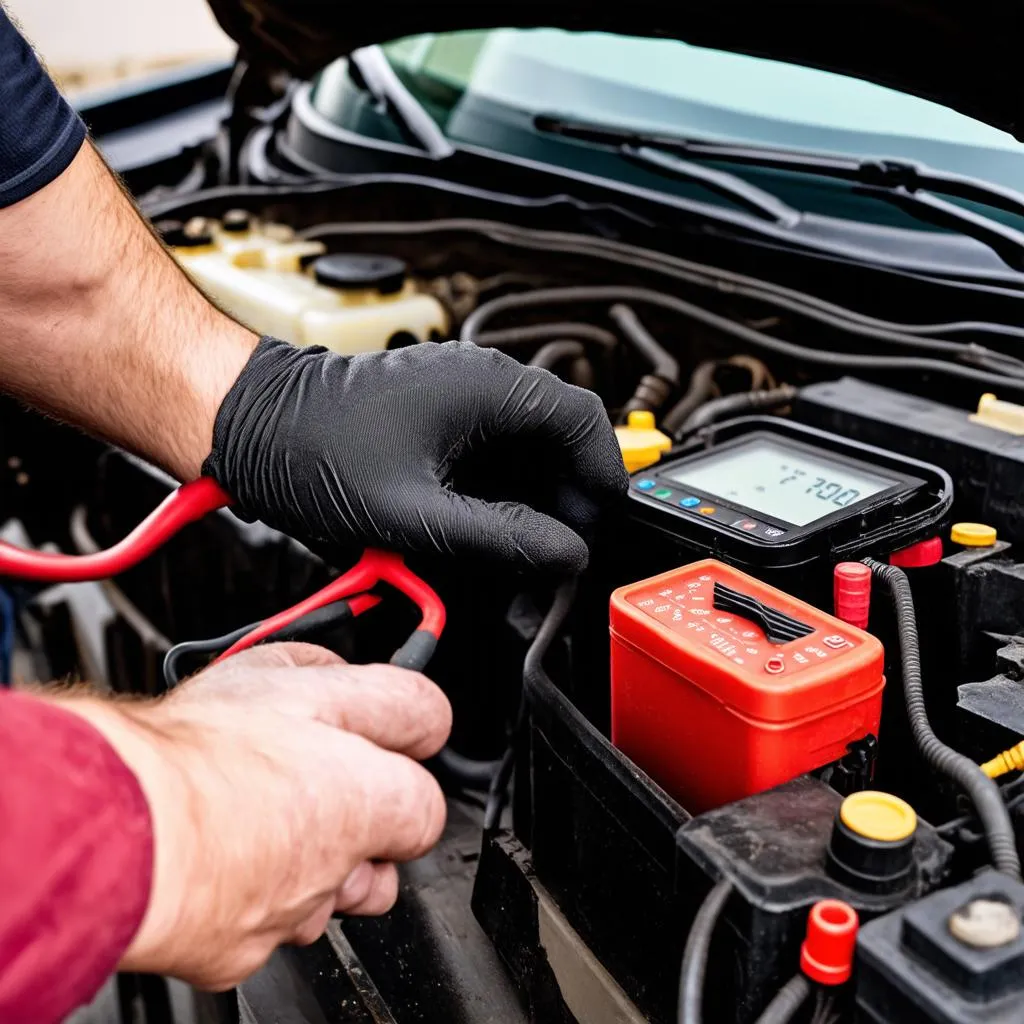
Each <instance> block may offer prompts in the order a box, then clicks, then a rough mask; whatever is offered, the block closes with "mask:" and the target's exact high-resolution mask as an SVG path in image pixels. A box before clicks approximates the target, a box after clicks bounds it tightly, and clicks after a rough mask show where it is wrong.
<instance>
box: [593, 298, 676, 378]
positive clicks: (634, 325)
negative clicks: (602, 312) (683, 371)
mask: <svg viewBox="0 0 1024 1024" xmlns="http://www.w3.org/2000/svg"><path fill="white" fill-rule="evenodd" d="M608 315H609V316H610V317H611V318H612V320H613V321H614V323H615V326H616V327H618V329H619V330H620V331H622V333H623V335H625V337H626V340H627V341H628V342H629V343H630V344H631V345H632V346H633V348H635V349H636V350H637V352H639V353H640V354H641V355H642V356H643V357H644V358H645V359H646V360H647V361H648V362H649V363H650V364H651V368H652V370H653V371H654V373H655V375H656V376H658V377H661V378H662V379H663V380H666V381H668V383H669V384H671V385H672V386H673V387H674V388H677V387H679V362H678V360H677V359H676V357H675V356H674V355H672V353H671V352H669V351H668V350H667V349H666V348H665V347H664V346H663V345H661V344H660V343H659V342H658V341H657V339H655V337H654V335H653V334H651V332H650V331H649V330H647V328H646V327H644V325H643V324H642V323H641V322H640V318H639V317H638V316H637V315H636V313H635V312H633V310H632V309H630V307H629V306H626V305H624V304H623V303H621V302H619V303H616V304H615V305H614V306H612V308H611V309H610V310H608Z"/></svg>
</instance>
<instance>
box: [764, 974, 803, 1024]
mask: <svg viewBox="0 0 1024 1024" xmlns="http://www.w3.org/2000/svg"><path fill="white" fill-rule="evenodd" d="M810 994H811V983H810V981H809V980H808V979H807V976H806V975H805V974H794V975H793V977H792V978H790V979H789V981H787V982H786V984H785V985H783V986H782V988H780V989H779V991H778V992H776V993H775V998H774V999H773V1000H772V1001H771V1002H770V1003H769V1004H768V1005H767V1006H766V1007H765V1008H764V1012H763V1013H762V1014H761V1016H760V1017H758V1018H757V1020H756V1021H755V1024H789V1022H790V1021H791V1020H792V1019H793V1016H794V1015H795V1014H796V1012H797V1010H799V1009H800V1007H801V1006H803V1005H804V1003H805V1002H806V1001H807V997H808V996H809V995H810Z"/></svg>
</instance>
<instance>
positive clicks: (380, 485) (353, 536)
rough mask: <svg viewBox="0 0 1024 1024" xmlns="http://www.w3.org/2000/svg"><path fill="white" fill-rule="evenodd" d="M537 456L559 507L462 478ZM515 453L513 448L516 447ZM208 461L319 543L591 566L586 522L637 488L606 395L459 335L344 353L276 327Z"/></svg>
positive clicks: (256, 507)
mask: <svg viewBox="0 0 1024 1024" xmlns="http://www.w3.org/2000/svg"><path fill="white" fill-rule="evenodd" d="M510 443H511V444H512V445H513V446H515V447H514V449H513V455H515V454H517V453H520V454H525V453H526V452H527V451H529V452H530V453H531V457H532V459H533V461H532V462H531V463H530V470H531V472H532V473H534V474H535V476H536V477H538V478H539V479H541V480H542V481H544V482H546V483H548V484H550V487H549V490H550V491H551V493H552V499H551V507H550V508H548V509H547V511H548V512H550V513H551V514H550V515H548V514H546V513H545V512H543V511H538V510H535V509H533V508H530V507H529V506H528V505H525V504H520V503H517V502H514V501H499V502H485V501H482V500H480V499H479V498H477V497H470V496H467V495H464V494H460V493H457V492H456V491H455V490H453V489H452V488H451V481H452V474H453V471H454V470H456V469H457V468H458V465H459V463H460V462H461V461H462V460H463V459H464V457H465V456H467V455H470V454H479V452H480V450H482V449H488V448H493V447H495V446H497V445H499V444H504V445H506V446H507V445H509V444H510ZM506 454H507V448H506ZM203 471H204V472H205V473H207V474H208V475H210V476H212V477H213V478H214V479H215V480H216V481H217V482H218V483H219V484H220V485H221V486H222V487H223V488H224V489H225V490H226V491H227V492H228V493H229V494H231V495H232V496H233V497H234V498H235V501H236V508H237V509H238V510H239V511H240V512H241V513H242V514H243V515H248V516H252V517H254V518H259V519H262V520H263V521H264V522H266V523H268V524H269V525H270V526H275V527H277V528H279V529H281V530H283V531H285V532H286V533H289V534H292V535H293V536H295V537H297V538H298V539H299V540H301V541H304V542H305V543H307V544H309V545H310V546H311V547H313V548H314V549H315V550H320V551H323V550H324V549H327V550H331V549H334V550H337V549H339V548H342V547H344V546H346V545H349V544H353V543H355V544H359V545H370V546H373V547H383V548H389V549H397V550H400V551H404V552H436V553H441V554H445V555H451V554H468V555H483V556H485V557H490V558H495V559H502V560H505V561H508V562H511V563H513V564H515V565H518V566H520V567H523V568H527V567H530V568H541V569H547V570H552V571H560V572H579V571H580V570H582V569H583V568H584V567H585V565H586V563H587V547H586V544H585V543H584V541H583V539H582V537H581V536H580V533H581V532H585V531H586V529H587V527H588V526H589V525H591V523H592V522H593V521H594V519H595V518H596V515H597V512H598V510H599V507H600V506H601V505H602V504H604V503H606V502H608V501H609V500H611V499H613V498H615V497H617V496H619V495H620V494H622V493H623V492H624V491H625V488H626V471H625V468H624V467H623V462H622V456H621V454H620V451H619V447H618V443H617V442H616V439H615V434H614V431H613V430H612V426H611V424H610V422H609V420H608V417H607V416H606V414H605V411H604V408H603V406H602V404H601V401H600V399H599V398H598V397H597V396H596V395H595V394H593V393H592V392H589V391H584V390H582V389H581V388H575V387H572V386H570V385H568V384H565V383H563V382H562V381H561V380H559V379H558V378H557V377H555V376H554V375H553V374H551V373H549V372H548V371H546V370H541V369H538V368H536V367H528V366H523V365H522V364H520V363H518V362H516V361H515V360H514V359H511V358H510V357H508V356H506V355H503V354H502V353H500V352H497V351H495V350H493V349H481V348H478V347H477V346H475V345H472V344H468V343H462V342H449V343H447V344H442V345H435V344H425V345H414V346H411V347H409V348H403V349H398V350H396V351H392V352H374V353H367V354H364V355H357V356H339V355H335V354H333V353H330V352H326V351H324V350H323V349H309V348H306V349H301V348H294V347H293V346H291V345H287V344H286V343H284V342H281V341H276V340H274V339H272V338H264V339H262V340H261V341H260V344H259V345H258V347H257V348H256V351H255V352H254V354H253V356H252V357H251V359H250V360H249V362H248V363H247V364H246V366H245V368H244V369H243V370H242V373H241V375H240V376H239V378H238V380H237V381H236V382H235V384H234V385H233V387H232V388H231V390H230V391H229V392H228V395H227V397H226V398H225V400H224V402H223V404H222V405H221V408H220V411H219V413H218V414H217V420H216V425H215V427H214V440H213V451H212V452H211V454H210V456H209V458H208V459H207V460H206V463H205V464H204V467H203Z"/></svg>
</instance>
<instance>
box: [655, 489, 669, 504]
mask: <svg viewBox="0 0 1024 1024" xmlns="http://www.w3.org/2000/svg"><path fill="white" fill-rule="evenodd" d="M654 496H655V497H656V498H661V500H662V501H664V500H665V499H666V498H671V497H672V491H671V490H670V489H669V488H668V487H659V488H658V489H657V490H656V491H655V492H654Z"/></svg>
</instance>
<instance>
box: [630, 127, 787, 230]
mask: <svg viewBox="0 0 1024 1024" xmlns="http://www.w3.org/2000/svg"><path fill="white" fill-rule="evenodd" d="M616 148H617V149H618V151H619V153H620V154H621V155H622V156H623V157H625V158H626V159H627V160H629V161H631V162H632V163H635V164H639V165H640V166H642V167H647V168H650V169H652V170H655V171H659V172H661V173H664V174H670V175H672V177H674V178H679V179H680V180H682V181H691V182H694V183H695V184H698V185H702V186H704V188H706V189H708V190H709V191H711V192H716V193H718V195H720V196H723V197H724V198H726V199H729V200H731V201H732V202H734V203H736V205H737V206H742V207H744V208H745V209H747V210H750V211H751V212H752V213H756V214H757V215H758V216H759V217H764V218H765V219H766V220H770V221H773V222H774V223H776V224H778V225H780V226H781V227H786V228H792V227H796V225H797V224H798V223H799V222H800V212H799V210H794V209H793V207H792V206H788V205H787V204H786V203H784V202H783V201H782V200H781V199H779V198H778V197H777V196H774V195H772V193H771V192H766V191H765V190H764V189H763V188H758V187H757V186H756V185H752V184H751V183H750V182H749V181H745V180H744V179H743V178H740V177H737V176H736V175H735V174H729V173H728V171H717V170H714V169H713V168H710V167H701V166H700V164H695V163H692V162H690V161H689V160H684V159H683V158H682V157H679V156H676V155H675V154H674V153H667V152H665V151H664V150H662V149H654V148H652V147H651V146H632V145H623V146H618V147H616Z"/></svg>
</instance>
